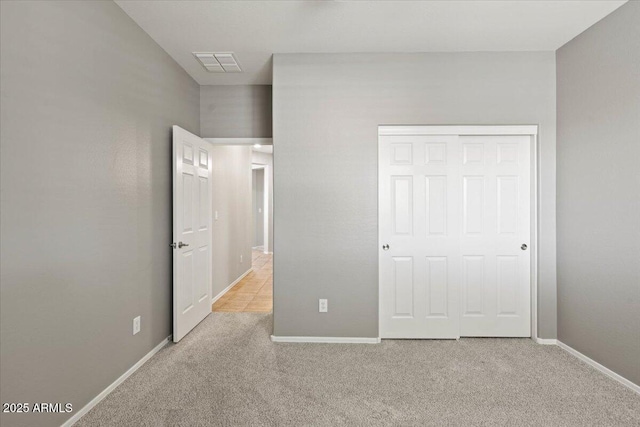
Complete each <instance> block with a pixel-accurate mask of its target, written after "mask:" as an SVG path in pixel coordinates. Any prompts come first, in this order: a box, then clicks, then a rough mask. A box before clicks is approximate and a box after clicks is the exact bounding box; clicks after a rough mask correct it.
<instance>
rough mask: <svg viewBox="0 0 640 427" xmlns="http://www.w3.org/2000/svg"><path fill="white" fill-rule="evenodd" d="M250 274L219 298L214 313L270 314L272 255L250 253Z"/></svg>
mask: <svg viewBox="0 0 640 427" xmlns="http://www.w3.org/2000/svg"><path fill="white" fill-rule="evenodd" d="M251 268H252V270H251V272H250V273H249V274H247V275H246V276H245V277H244V278H243V279H242V280H241V281H240V282H238V283H237V284H236V285H235V286H234V287H233V288H231V289H229V291H228V292H227V293H226V294H224V295H223V296H222V297H220V299H219V300H217V301H216V302H215V303H214V304H213V307H212V310H213V311H214V312H235V313H270V312H271V310H272V309H273V254H265V253H263V252H261V251H257V250H254V251H252V260H251Z"/></svg>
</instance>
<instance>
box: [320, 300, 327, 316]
mask: <svg viewBox="0 0 640 427" xmlns="http://www.w3.org/2000/svg"><path fill="white" fill-rule="evenodd" d="M318 311H319V312H320V313H326V312H328V311H329V302H328V300H326V299H320V300H318Z"/></svg>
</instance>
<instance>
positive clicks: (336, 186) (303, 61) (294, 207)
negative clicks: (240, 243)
mask: <svg viewBox="0 0 640 427" xmlns="http://www.w3.org/2000/svg"><path fill="white" fill-rule="evenodd" d="M273 117H274V123H273V137H274V148H275V153H274V163H275V164H276V167H275V177H274V185H275V201H274V202H275V215H276V217H275V229H276V230H277V236H276V240H275V250H274V253H275V255H276V257H275V265H274V268H275V270H274V308H275V311H274V333H275V335H283V336H287V335H288V336H300V335H301V336H351V337H377V336H378V242H377V238H378V230H377V226H378V223H377V221H378V220H377V196H378V193H377V167H378V163H377V162H378V161H377V144H378V143H377V126H378V125H382V124H387V125H390V124H539V125H540V154H541V161H540V169H541V201H540V210H541V220H540V229H539V231H540V238H541V247H540V271H539V280H540V298H539V316H540V321H539V335H540V336H541V337H543V338H555V337H556V270H555V257H556V255H555V199H556V197H555V185H556V183H555V136H556V129H555V121H556V114H555V55H554V53H553V52H530V53H442V54H440V53H433V54H282V55H280V54H278V55H275V56H274V82H273ZM318 298H328V299H329V313H328V315H327V314H320V313H318Z"/></svg>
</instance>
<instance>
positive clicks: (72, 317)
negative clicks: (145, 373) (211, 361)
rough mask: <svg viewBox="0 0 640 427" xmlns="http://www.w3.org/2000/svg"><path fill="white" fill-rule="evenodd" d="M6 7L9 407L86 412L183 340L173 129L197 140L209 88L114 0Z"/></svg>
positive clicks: (47, 419)
mask: <svg viewBox="0 0 640 427" xmlns="http://www.w3.org/2000/svg"><path fill="white" fill-rule="evenodd" d="M0 7H1V13H0V15H1V25H0V27H1V29H0V31H1V34H0V43H1V45H0V46H1V51H2V61H1V64H0V72H1V78H0V80H1V84H2V95H1V116H0V117H1V119H0V120H1V122H2V126H1V130H0V132H1V134H0V140H1V145H0V150H1V155H0V157H1V181H2V196H1V217H2V224H1V233H2V241H1V251H2V264H1V270H2V272H1V288H0V289H1V297H0V304H1V322H0V323H1V338H0V339H1V341H2V346H1V365H2V366H1V373H0V377H1V378H2V382H1V391H0V394H1V399H0V400H1V401H2V402H32V403H33V402H52V403H55V402H62V403H66V402H69V403H72V404H73V408H74V412H75V411H77V410H79V409H81V408H82V407H83V406H84V405H85V404H86V403H88V402H89V400H91V399H93V398H94V397H95V396H96V395H97V394H98V393H100V392H101V391H102V390H104V389H105V387H107V386H108V385H109V384H111V383H112V382H113V381H115V380H116V379H117V378H118V377H119V376H120V375H122V374H123V373H124V372H125V371H126V370H127V369H129V368H130V367H131V366H132V365H133V364H134V363H135V362H137V361H138V360H139V359H140V358H141V357H142V356H144V355H145V354H147V353H148V352H149V351H150V350H151V349H153V348H154V347H155V346H156V345H158V344H159V343H160V342H161V341H162V340H163V339H165V338H166V337H167V336H168V335H169V334H171V292H172V291H171V274H172V273H171V272H172V270H171V268H172V267H171V263H172V261H171V250H170V248H169V243H170V242H171V239H172V236H171V191H172V190H171V126H172V125H179V126H181V127H183V128H185V129H188V130H189V131H191V132H195V133H198V131H199V128H200V123H199V117H200V114H199V96H200V92H199V87H198V85H197V84H196V83H195V81H193V80H192V79H191V77H189V76H188V75H187V74H186V73H185V71H184V70H183V69H182V68H181V67H180V66H178V65H177V64H176V63H175V62H174V61H173V60H172V59H171V58H170V57H169V56H168V55H167V54H166V53H165V52H164V50H162V49H161V48H160V47H159V46H158V45H157V44H156V43H155V42H154V41H153V40H151V38H150V37H149V36H148V35H147V34H146V33H144V32H143V31H142V30H141V29H140V28H139V27H138V26H137V25H136V24H135V23H134V22H133V21H132V20H131V19H130V18H129V17H128V16H127V15H126V14H125V13H124V12H123V11H122V10H121V9H120V8H119V7H118V6H117V5H116V4H115V3H112V2H71V1H48V2H4V1H3V2H1V6H0ZM138 315H140V316H142V322H141V323H142V331H141V332H140V333H139V334H137V335H136V336H133V335H132V319H133V318H134V317H135V316H138ZM69 416H70V414H29V415H15V416H10V415H7V414H4V413H3V414H2V419H1V422H0V424H2V425H3V426H59V425H60V424H62V422H63V421H64V420H65V419H67V418H68V417H69Z"/></svg>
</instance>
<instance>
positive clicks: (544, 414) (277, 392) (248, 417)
mask: <svg viewBox="0 0 640 427" xmlns="http://www.w3.org/2000/svg"><path fill="white" fill-rule="evenodd" d="M270 332H271V315H268V314H252V313H213V314H212V315H211V316H209V317H208V318H207V319H206V320H205V321H204V322H203V323H202V324H200V325H199V326H198V327H197V328H196V329H195V330H194V331H193V332H192V333H191V334H189V335H188V336H187V337H186V338H185V339H184V340H183V341H182V342H180V343H179V344H177V345H173V344H171V345H169V346H167V347H165V348H164V349H163V350H161V351H160V352H159V353H158V354H157V355H156V356H155V357H154V358H152V359H151V360H150V361H149V362H147V364H145V365H144V366H143V367H142V368H140V370H138V371H137V372H136V373H135V374H134V375H133V376H131V377H130V378H129V379H128V380H127V381H125V382H124V383H123V384H122V385H121V386H120V387H118V388H117V389H116V390H115V391H114V392H113V393H111V394H110V395H109V396H108V397H107V398H106V399H105V400H103V401H102V402H101V403H100V404H98V405H97V406H96V407H95V408H94V409H93V410H92V411H91V412H90V413H89V414H87V415H86V416H85V417H84V418H82V419H81V420H80V422H79V423H78V424H77V426H260V425H268V426H283V425H284V426H315V425H319V426H342V425H349V426H365V425H366V426H387V425H396V426H418V425H419V426H425V425H433V426H441V425H456V426H492V425H505V426H520V425H531V426H543V425H544V426H640V396H638V395H637V394H635V393H633V392H632V391H630V390H628V389H626V388H625V387H623V386H622V385H620V384H618V383H617V382H615V381H613V380H611V379H609V378H608V377H606V376H604V375H603V374H601V373H599V372H597V371H595V370H594V369H592V368H591V367H589V366H587V365H585V364H583V363H582V362H580V361H579V360H577V359H575V358H574V357H573V356H571V355H569V354H567V353H565V352H564V351H562V350H560V349H559V348H557V347H555V346H541V345H537V344H534V343H533V342H532V341H531V340H529V339H461V340H460V341H426V340H423V341H416V340H402V341H400V340H398V341H383V343H382V344H378V345H375V344H372V345H369V344H282V343H280V344H274V343H272V342H271V341H270V339H269V335H270Z"/></svg>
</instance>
